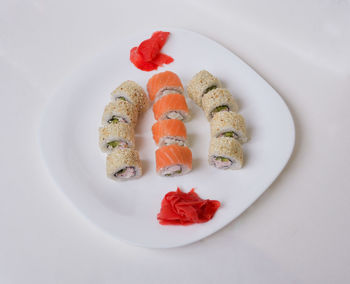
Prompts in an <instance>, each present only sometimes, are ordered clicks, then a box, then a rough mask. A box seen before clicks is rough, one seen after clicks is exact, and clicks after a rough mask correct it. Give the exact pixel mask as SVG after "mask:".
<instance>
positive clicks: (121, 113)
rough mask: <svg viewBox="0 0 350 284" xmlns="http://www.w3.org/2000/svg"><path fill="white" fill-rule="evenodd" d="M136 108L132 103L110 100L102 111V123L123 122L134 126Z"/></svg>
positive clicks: (136, 114)
mask: <svg viewBox="0 0 350 284" xmlns="http://www.w3.org/2000/svg"><path fill="white" fill-rule="evenodd" d="M137 116H138V113H137V108H136V106H134V105H133V104H132V103H130V102H128V101H123V100H116V101H114V102H110V103H109V104H108V105H107V106H106V107H105V110H104V112H103V116H102V124H103V125H107V124H111V123H118V122H125V123H129V124H130V125H131V126H132V127H135V125H136V122H137Z"/></svg>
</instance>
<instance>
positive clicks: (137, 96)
mask: <svg viewBox="0 0 350 284" xmlns="http://www.w3.org/2000/svg"><path fill="white" fill-rule="evenodd" d="M111 97H112V100H116V99H117V98H118V97H125V98H126V99H127V100H128V101H129V102H131V103H132V104H134V105H135V106H136V108H137V110H138V112H139V113H142V112H145V111H146V110H147V109H148V107H149V99H148V97H147V95H146V92H145V91H144V89H143V88H142V87H141V86H140V85H138V84H137V83H136V82H134V81H131V80H127V81H125V82H123V83H121V84H120V85H119V86H118V87H117V88H116V89H115V90H114V91H113V92H112V93H111Z"/></svg>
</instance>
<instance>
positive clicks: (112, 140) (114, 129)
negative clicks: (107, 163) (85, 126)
mask: <svg viewBox="0 0 350 284" xmlns="http://www.w3.org/2000/svg"><path fill="white" fill-rule="evenodd" d="M99 133H100V148H101V150H102V152H107V153H110V152H112V151H113V150H114V149H115V148H134V147H135V138H134V135H135V134H134V128H133V127H132V126H131V125H130V124H127V123H124V122H120V123H111V124H108V125H106V126H104V127H100V129H99Z"/></svg>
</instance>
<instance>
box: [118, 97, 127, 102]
mask: <svg viewBox="0 0 350 284" xmlns="http://www.w3.org/2000/svg"><path fill="white" fill-rule="evenodd" d="M116 100H122V101H125V102H126V101H128V100H127V99H126V98H125V97H116Z"/></svg>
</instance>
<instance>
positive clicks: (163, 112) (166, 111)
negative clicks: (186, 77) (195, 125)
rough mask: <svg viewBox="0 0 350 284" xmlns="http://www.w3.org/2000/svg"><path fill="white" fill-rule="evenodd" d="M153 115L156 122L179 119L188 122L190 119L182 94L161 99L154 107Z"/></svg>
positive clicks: (169, 95)
mask: <svg viewBox="0 0 350 284" xmlns="http://www.w3.org/2000/svg"><path fill="white" fill-rule="evenodd" d="M153 113H154V118H155V119H156V120H164V119H179V120H182V121H187V120H189V117H190V114H189V110H188V106H187V103H186V99H185V97H184V96H183V95H181V94H168V95H165V96H163V97H161V98H160V99H159V100H158V101H156V102H155V104H154V105H153Z"/></svg>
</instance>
